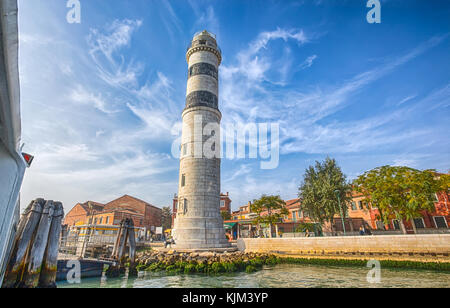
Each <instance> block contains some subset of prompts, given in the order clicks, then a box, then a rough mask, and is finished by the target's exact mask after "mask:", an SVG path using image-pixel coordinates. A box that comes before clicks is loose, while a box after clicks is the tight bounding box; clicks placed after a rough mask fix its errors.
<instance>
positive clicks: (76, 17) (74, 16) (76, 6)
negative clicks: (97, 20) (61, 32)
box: [66, 0, 81, 24]
mask: <svg viewBox="0 0 450 308" xmlns="http://www.w3.org/2000/svg"><path fill="white" fill-rule="evenodd" d="M66 7H67V8H70V10H69V11H68V12H67V15H66V20H67V22H68V23H69V24H73V23H77V24H79V23H81V3H80V0H68V1H67V4H66Z"/></svg>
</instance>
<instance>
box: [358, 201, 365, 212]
mask: <svg viewBox="0 0 450 308" xmlns="http://www.w3.org/2000/svg"><path fill="white" fill-rule="evenodd" d="M358 204H359V209H360V210H364V206H363V203H362V201H358Z"/></svg>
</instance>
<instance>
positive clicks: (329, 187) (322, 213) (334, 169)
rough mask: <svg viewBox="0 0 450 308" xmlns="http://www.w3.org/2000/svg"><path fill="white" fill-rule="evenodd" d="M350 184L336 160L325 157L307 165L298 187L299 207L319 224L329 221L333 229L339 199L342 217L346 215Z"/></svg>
mask: <svg viewBox="0 0 450 308" xmlns="http://www.w3.org/2000/svg"><path fill="white" fill-rule="evenodd" d="M350 192H351V185H350V184H349V183H348V182H347V180H346V176H345V174H344V173H343V172H342V170H341V168H340V167H339V166H338V165H337V163H336V160H334V159H331V158H329V157H327V158H326V159H325V161H323V162H319V161H316V164H315V166H309V168H308V169H306V171H305V174H304V176H303V182H302V184H301V185H300V187H299V197H300V199H301V200H302V203H301V207H302V209H303V210H304V211H306V212H308V215H309V217H310V218H311V219H312V220H313V221H316V222H318V223H320V224H321V225H322V224H323V223H325V222H329V223H330V225H331V229H332V230H333V222H334V216H335V215H336V214H340V208H339V200H338V196H339V198H340V204H341V206H342V212H343V216H344V218H345V217H346V216H347V203H348V202H350V200H351V194H350Z"/></svg>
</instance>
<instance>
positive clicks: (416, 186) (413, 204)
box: [354, 166, 450, 234]
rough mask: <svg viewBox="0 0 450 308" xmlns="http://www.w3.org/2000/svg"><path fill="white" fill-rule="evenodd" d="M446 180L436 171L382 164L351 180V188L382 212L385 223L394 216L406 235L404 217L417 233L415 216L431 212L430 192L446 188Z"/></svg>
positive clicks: (447, 179)
mask: <svg viewBox="0 0 450 308" xmlns="http://www.w3.org/2000/svg"><path fill="white" fill-rule="evenodd" d="M449 183H450V180H449V175H446V174H441V175H439V174H437V173H436V171H435V170H424V171H420V170H416V169H413V168H409V167H403V166H400V167H392V166H382V167H378V168H375V169H373V170H370V171H367V172H365V173H364V174H363V175H361V176H359V177H358V178H357V179H356V180H355V181H354V188H355V190H357V191H359V192H361V193H363V194H364V196H365V198H366V201H367V202H370V203H371V204H372V205H373V206H376V207H377V208H378V209H379V210H381V211H382V213H383V215H382V219H383V221H384V223H386V224H388V220H389V219H390V218H391V219H392V218H396V219H398V221H399V222H400V226H401V229H402V231H403V233H404V234H406V228H405V225H404V224H403V219H405V220H407V221H411V224H412V226H413V230H414V233H416V232H417V230H416V226H415V224H414V221H413V220H414V218H419V217H421V213H420V212H421V211H424V210H427V211H434V210H435V206H434V197H433V195H434V194H435V193H436V192H439V191H448V189H449Z"/></svg>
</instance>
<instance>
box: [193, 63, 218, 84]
mask: <svg viewBox="0 0 450 308" xmlns="http://www.w3.org/2000/svg"><path fill="white" fill-rule="evenodd" d="M196 75H209V76H211V77H213V78H215V79H216V80H218V78H219V74H218V72H217V68H216V67H215V66H214V65H212V64H209V63H204V62H201V63H196V64H194V65H192V66H191V67H190V68H189V70H188V78H191V77H192V76H196Z"/></svg>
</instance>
